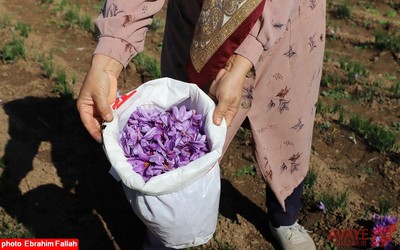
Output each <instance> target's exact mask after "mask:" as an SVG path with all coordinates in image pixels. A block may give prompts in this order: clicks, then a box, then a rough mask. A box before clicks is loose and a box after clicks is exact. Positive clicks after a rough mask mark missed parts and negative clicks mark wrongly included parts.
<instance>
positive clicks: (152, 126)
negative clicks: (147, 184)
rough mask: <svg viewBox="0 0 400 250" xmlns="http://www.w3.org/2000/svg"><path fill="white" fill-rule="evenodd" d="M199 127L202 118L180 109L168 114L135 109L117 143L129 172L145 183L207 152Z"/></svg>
mask: <svg viewBox="0 0 400 250" xmlns="http://www.w3.org/2000/svg"><path fill="white" fill-rule="evenodd" d="M202 125H203V120H202V115H201V114H196V112H195V110H189V111H187V110H186V108H185V107H184V106H182V107H180V108H178V107H176V106H174V107H172V109H171V110H168V111H158V110H155V109H145V108H144V107H138V108H137V109H136V110H135V111H134V112H133V113H132V114H131V116H130V117H129V119H128V121H127V123H126V125H125V127H124V128H123V130H122V131H121V133H120V144H121V147H122V149H123V151H124V154H125V156H126V157H127V158H128V162H129V163H130V164H131V165H132V169H133V170H134V171H135V172H137V173H138V174H140V175H142V176H143V179H144V180H145V181H147V180H149V179H150V178H151V177H153V176H157V175H159V174H162V173H165V172H168V171H170V170H173V169H176V168H178V167H182V166H185V165H187V164H188V163H189V162H190V161H193V160H196V159H198V158H200V157H201V156H203V155H205V154H206V153H207V152H208V148H207V138H206V136H205V135H203V134H202V133H201V129H202V127H201V126H202Z"/></svg>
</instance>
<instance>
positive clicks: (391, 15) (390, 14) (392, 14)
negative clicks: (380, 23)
mask: <svg viewBox="0 0 400 250" xmlns="http://www.w3.org/2000/svg"><path fill="white" fill-rule="evenodd" d="M396 15H397V11H396V10H394V9H389V10H388V11H386V16H387V17H389V18H395V17H396Z"/></svg>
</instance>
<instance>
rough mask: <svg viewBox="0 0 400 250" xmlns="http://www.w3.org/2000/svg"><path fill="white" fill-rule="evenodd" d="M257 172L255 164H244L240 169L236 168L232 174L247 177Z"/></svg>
mask: <svg viewBox="0 0 400 250" xmlns="http://www.w3.org/2000/svg"><path fill="white" fill-rule="evenodd" d="M255 174H256V170H255V168H254V165H253V164H251V165H249V166H243V167H241V168H240V169H238V170H236V171H235V172H233V173H232V176H236V177H247V176H254V175H255Z"/></svg>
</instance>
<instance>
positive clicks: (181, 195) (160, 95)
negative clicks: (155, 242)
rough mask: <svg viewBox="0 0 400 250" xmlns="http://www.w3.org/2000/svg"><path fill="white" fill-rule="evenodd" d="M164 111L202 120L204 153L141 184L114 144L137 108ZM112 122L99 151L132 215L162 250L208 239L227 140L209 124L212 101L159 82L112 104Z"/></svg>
mask: <svg viewBox="0 0 400 250" xmlns="http://www.w3.org/2000/svg"><path fill="white" fill-rule="evenodd" d="M143 105H146V106H147V105H150V106H153V107H155V108H158V109H162V110H168V109H169V108H171V107H172V106H178V107H180V106H182V105H184V106H186V108H187V109H195V110H196V113H197V114H202V115H203V119H204V122H203V126H204V128H203V131H204V133H205V135H206V137H207V142H208V148H209V150H210V152H209V153H207V154H205V155H204V156H202V157H200V158H199V159H197V160H195V161H192V162H190V163H189V164H188V165H186V166H183V167H180V168H177V169H175V170H172V171H169V172H167V173H164V174H161V175H158V176H155V177H152V178H151V179H149V180H148V181H147V182H144V180H143V178H142V176H140V175H139V174H137V173H136V172H134V171H133V170H132V166H131V165H130V164H129V163H128V162H127V159H126V157H125V156H124V153H123V150H122V148H121V146H120V143H119V138H120V131H121V130H122V129H123V128H124V126H125V124H126V122H127V120H128V118H129V117H130V115H131V114H132V112H133V111H134V110H136V108H137V107H138V106H143ZM112 107H113V112H114V119H113V121H111V122H109V123H104V127H105V128H104V129H103V143H104V145H103V147H104V151H105V153H106V155H107V157H108V159H109V161H110V163H111V165H112V166H111V170H110V173H111V174H112V175H113V176H114V177H115V178H116V179H117V180H121V181H122V183H123V184H124V190H125V194H126V197H127V199H128V200H129V202H130V204H131V206H132V208H133V210H134V212H135V213H136V215H137V216H138V217H139V218H140V219H141V220H142V221H143V222H144V224H145V225H146V226H147V228H148V229H149V230H150V231H151V232H152V233H153V234H154V235H155V236H156V237H157V238H159V239H160V241H161V242H162V243H163V244H164V245H165V246H167V247H171V248H187V247H193V246H198V245H201V244H204V243H206V242H207V241H208V240H210V239H211V238H212V236H213V234H214V232H215V229H216V224H217V217H218V209H219V197H220V170H219V163H218V160H219V158H220V157H221V155H222V147H223V145H224V142H225V137H226V125H225V123H223V124H222V125H221V126H216V125H214V123H213V122H212V114H213V111H214V109H215V104H214V102H213V101H212V100H211V99H210V98H209V97H208V96H207V95H206V94H205V93H204V92H203V91H201V90H200V88H199V87H197V85H195V84H189V83H185V82H181V81H178V80H174V79H171V78H160V79H157V80H152V81H149V82H146V83H144V84H142V85H141V86H140V87H138V88H137V89H135V90H133V91H131V92H129V93H127V94H126V95H124V96H122V97H121V98H119V99H118V100H117V101H116V102H115V103H114V104H113V106H112Z"/></svg>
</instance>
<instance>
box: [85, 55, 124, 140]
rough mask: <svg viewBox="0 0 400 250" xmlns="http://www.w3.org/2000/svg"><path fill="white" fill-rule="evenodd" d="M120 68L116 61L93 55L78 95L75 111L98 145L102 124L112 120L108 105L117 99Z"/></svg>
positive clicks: (120, 65) (100, 138)
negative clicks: (76, 110)
mask: <svg viewBox="0 0 400 250" xmlns="http://www.w3.org/2000/svg"><path fill="white" fill-rule="evenodd" d="M122 68H123V66H122V64H121V63H119V62H118V61H117V60H115V59H113V58H111V57H108V56H105V55H101V54H95V55H94V56H93V59H92V64H91V67H90V69H89V71H88V72H87V74H86V77H85V80H84V82H83V85H82V87H81V90H80V93H79V97H78V101H77V109H78V112H79V115H80V118H81V121H82V123H83V125H84V126H85V128H86V130H87V131H88V132H89V134H90V135H91V136H92V137H93V138H94V139H95V140H96V141H97V142H99V143H101V142H102V136H101V124H102V122H103V121H107V122H109V121H112V119H113V115H112V110H111V107H110V105H111V104H112V103H113V102H114V101H115V99H116V97H117V87H118V86H117V85H118V84H117V78H118V76H119V74H120V72H121V71H122Z"/></svg>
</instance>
